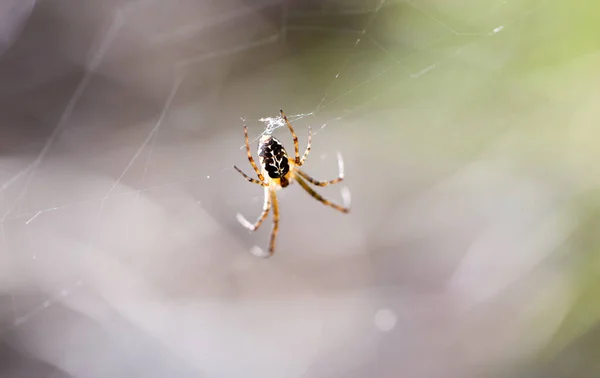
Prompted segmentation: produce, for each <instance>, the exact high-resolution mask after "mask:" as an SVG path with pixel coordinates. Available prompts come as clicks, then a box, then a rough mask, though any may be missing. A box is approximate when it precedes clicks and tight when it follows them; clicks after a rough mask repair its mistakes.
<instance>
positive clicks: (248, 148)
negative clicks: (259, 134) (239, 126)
mask: <svg viewBox="0 0 600 378" xmlns="http://www.w3.org/2000/svg"><path fill="white" fill-rule="evenodd" d="M244 136H245V138H246V153H247V154H248V160H249V161H250V164H252V168H254V170H255V171H256V174H257V175H258V178H259V179H260V181H262V182H264V181H265V178H264V177H263V175H262V173H260V170H259V169H258V167H257V166H256V163H255V162H254V159H253V158H252V152H251V151H250V143H249V142H248V128H247V127H246V125H244Z"/></svg>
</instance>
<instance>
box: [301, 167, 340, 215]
mask: <svg viewBox="0 0 600 378" xmlns="http://www.w3.org/2000/svg"><path fill="white" fill-rule="evenodd" d="M296 181H298V184H300V186H301V187H302V189H304V190H306V191H307V192H308V194H310V195H311V196H313V197H314V198H315V199H316V200H318V201H320V202H322V203H324V204H325V205H327V206H330V207H333V208H334V209H336V210H338V211H341V212H342V213H348V212H350V209H349V208H347V207H343V206H340V205H338V204H336V203H333V202H331V201H330V200H328V199H325V198H324V197H323V196H322V195H320V194H319V193H317V192H316V191H315V190H314V189H313V188H311V187H310V186H308V184H307V183H306V181H304V180H303V179H302V178H300V177H298V176H296Z"/></svg>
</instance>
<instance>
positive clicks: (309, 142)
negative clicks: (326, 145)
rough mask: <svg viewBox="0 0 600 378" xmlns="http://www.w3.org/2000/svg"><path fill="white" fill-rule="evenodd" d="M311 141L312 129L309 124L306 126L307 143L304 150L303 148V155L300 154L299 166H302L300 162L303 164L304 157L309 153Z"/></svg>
mask: <svg viewBox="0 0 600 378" xmlns="http://www.w3.org/2000/svg"><path fill="white" fill-rule="evenodd" d="M311 143H312V129H311V128H310V126H308V143H307V144H306V150H304V155H302V159H301V160H300V164H298V165H299V166H302V164H304V162H305V161H306V158H307V157H308V154H309V153H310V145H311Z"/></svg>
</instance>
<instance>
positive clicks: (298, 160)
mask: <svg viewBox="0 0 600 378" xmlns="http://www.w3.org/2000/svg"><path fill="white" fill-rule="evenodd" d="M279 113H280V114H281V118H283V120H284V121H285V123H286V124H287V126H288V128H289V129H290V132H291V133H292V138H294V153H295V159H294V163H296V165H300V151H299V150H298V137H297V136H296V133H295V132H294V128H293V127H292V124H291V123H290V121H288V119H287V116H286V115H285V113H284V112H283V109H279Z"/></svg>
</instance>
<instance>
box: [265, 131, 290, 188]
mask: <svg viewBox="0 0 600 378" xmlns="http://www.w3.org/2000/svg"><path fill="white" fill-rule="evenodd" d="M258 158H259V159H260V164H261V165H262V167H263V168H264V170H265V171H267V174H268V175H269V177H270V178H272V179H278V178H282V177H284V176H285V175H286V174H287V173H288V172H289V171H290V164H289V162H288V155H287V152H286V151H285V148H283V145H282V144H281V142H280V141H279V140H277V139H276V138H274V137H272V136H269V135H265V136H263V137H262V138H261V139H260V143H259V145H258Z"/></svg>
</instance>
